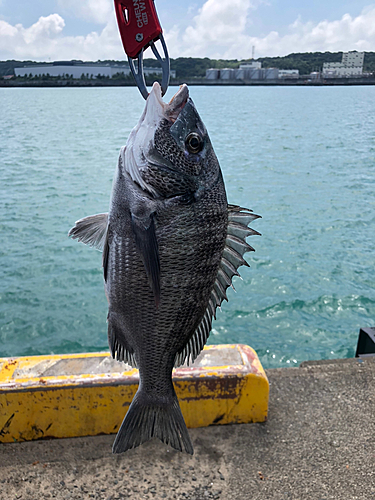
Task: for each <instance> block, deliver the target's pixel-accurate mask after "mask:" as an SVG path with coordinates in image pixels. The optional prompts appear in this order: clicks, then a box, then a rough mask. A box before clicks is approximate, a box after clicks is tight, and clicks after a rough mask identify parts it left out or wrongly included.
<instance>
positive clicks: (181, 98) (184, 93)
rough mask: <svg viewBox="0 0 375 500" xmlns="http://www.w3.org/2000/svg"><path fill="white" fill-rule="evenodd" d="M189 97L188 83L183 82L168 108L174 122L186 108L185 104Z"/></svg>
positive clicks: (168, 114)
mask: <svg viewBox="0 0 375 500" xmlns="http://www.w3.org/2000/svg"><path fill="white" fill-rule="evenodd" d="M188 99H189V89H188V86H187V85H186V83H183V84H182V85H181V86H180V88H179V89H178V91H177V92H176V93H175V95H174V96H173V97H172V99H171V100H170V101H169V104H168V106H167V108H166V115H167V116H168V118H169V119H170V120H171V121H172V122H173V123H174V122H175V121H176V120H177V117H178V115H179V114H180V112H181V111H182V110H183V109H184V107H185V104H186V103H187V101H188Z"/></svg>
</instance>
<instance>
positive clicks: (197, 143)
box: [185, 132, 203, 153]
mask: <svg viewBox="0 0 375 500" xmlns="http://www.w3.org/2000/svg"><path fill="white" fill-rule="evenodd" d="M185 144H186V148H187V150H188V151H189V153H199V151H200V150H201V149H202V146H203V141H202V138H201V137H200V136H199V135H198V134H197V133H195V132H191V134H189V135H188V136H187V137H186V141H185Z"/></svg>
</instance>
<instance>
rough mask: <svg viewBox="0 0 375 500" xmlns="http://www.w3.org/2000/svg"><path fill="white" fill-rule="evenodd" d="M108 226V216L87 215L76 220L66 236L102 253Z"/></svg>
mask: <svg viewBox="0 0 375 500" xmlns="http://www.w3.org/2000/svg"><path fill="white" fill-rule="evenodd" d="M107 226H108V214H107V213H106V214H96V215H89V216H88V217H85V218H84V219H80V220H77V222H76V223H75V225H74V227H72V229H71V230H70V231H69V233H68V236H71V237H72V238H73V239H74V240H75V239H77V240H78V241H82V243H85V244H86V245H89V246H90V247H94V248H96V249H98V250H100V251H103V247H104V242H105V240H106V234H107Z"/></svg>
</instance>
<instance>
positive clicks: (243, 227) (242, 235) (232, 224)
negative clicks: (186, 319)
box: [175, 205, 260, 367]
mask: <svg viewBox="0 0 375 500" xmlns="http://www.w3.org/2000/svg"><path fill="white" fill-rule="evenodd" d="M259 218H260V215H256V214H254V213H253V212H252V210H249V209H247V208H243V207H240V206H237V205H228V232H227V238H226V240H225V247H224V250H223V254H222V258H221V261H220V265H219V269H218V273H217V276H216V280H215V283H214V286H213V288H212V291H211V296H210V299H209V301H208V306H207V309H206V311H205V313H204V315H203V318H202V320H201V322H200V324H199V326H198V328H197V329H196V331H195V332H194V334H193V335H192V337H191V338H190V340H189V341H188V342H187V344H186V345H185V346H184V348H183V349H182V350H181V351H180V352H178V353H177V355H176V359H175V367H177V366H180V365H182V364H184V363H185V361H186V362H187V364H189V363H190V362H191V363H193V362H194V360H195V359H196V358H197V356H198V354H199V353H200V352H201V350H202V349H203V347H204V345H205V344H206V342H207V339H208V336H209V335H210V331H211V324H212V317H213V316H214V317H215V319H216V308H217V307H220V305H221V303H222V302H223V300H228V298H227V295H226V290H227V288H228V287H230V286H232V287H233V284H232V279H233V276H240V274H239V273H238V268H239V267H240V266H249V264H248V263H247V262H246V260H245V259H244V258H243V255H244V253H246V252H251V251H254V249H253V247H251V246H250V245H248V244H247V243H246V237H247V236H251V235H260V233H258V231H254V230H253V229H251V228H249V227H248V224H249V223H250V222H251V221H253V220H255V219H259ZM233 288H234V287H233Z"/></svg>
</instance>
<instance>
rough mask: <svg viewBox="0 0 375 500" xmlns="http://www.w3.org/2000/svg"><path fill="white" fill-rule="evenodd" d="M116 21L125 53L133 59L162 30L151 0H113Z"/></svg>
mask: <svg viewBox="0 0 375 500" xmlns="http://www.w3.org/2000/svg"><path fill="white" fill-rule="evenodd" d="M115 10H116V16H117V23H118V27H119V30H120V35H121V40H122V44H123V46H124V50H125V52H126V54H127V55H128V56H129V57H131V58H132V59H135V58H136V57H137V56H138V54H139V53H140V52H141V50H142V49H144V48H146V47H147V46H148V45H149V43H150V42H151V41H152V40H156V39H157V38H158V37H159V36H160V35H161V33H162V32H163V30H162V29H161V26H160V23H159V19H158V16H157V14H156V10H155V5H154V2H153V0H142V1H141V0H115Z"/></svg>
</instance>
